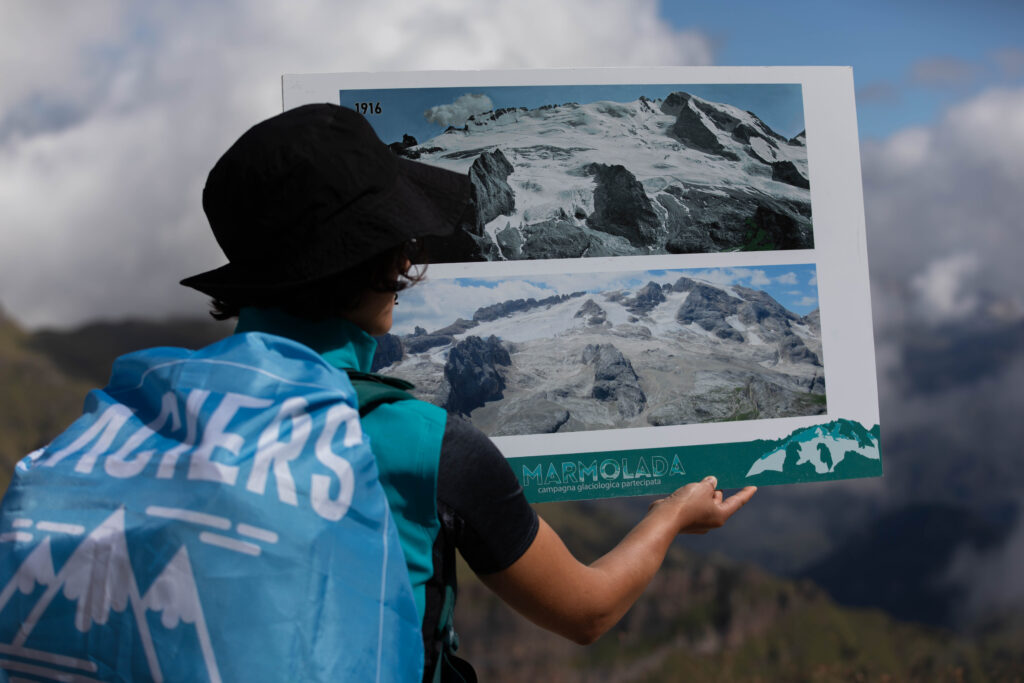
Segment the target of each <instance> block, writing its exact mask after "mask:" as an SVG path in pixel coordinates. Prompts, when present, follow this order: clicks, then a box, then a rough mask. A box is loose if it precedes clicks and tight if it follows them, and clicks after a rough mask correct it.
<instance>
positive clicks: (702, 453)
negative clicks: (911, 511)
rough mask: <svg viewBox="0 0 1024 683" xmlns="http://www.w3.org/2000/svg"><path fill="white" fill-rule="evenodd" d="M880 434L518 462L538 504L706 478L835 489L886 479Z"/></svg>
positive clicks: (821, 431) (806, 433) (830, 426)
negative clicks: (831, 484) (820, 484)
mask: <svg viewBox="0 0 1024 683" xmlns="http://www.w3.org/2000/svg"><path fill="white" fill-rule="evenodd" d="M878 443H879V428H878V425H875V426H874V427H872V428H871V429H867V428H865V427H864V426H863V425H861V424H860V423H859V422H855V421H851V420H844V419H839V420H834V421H832V422H828V423H824V424H820V425H814V426H811V427H806V428H804V429H799V430H796V431H794V432H793V433H792V434H790V435H789V436H788V437H786V438H785V439H780V440H777V441H766V440H760V439H759V440H756V441H744V442H737V443H725V444H711V445H699V446H683V447H678V448H644V449H637V450H626V451H607V452H596V453H577V454H571V455H542V456H531V457H521V458H514V459H512V460H510V464H511V465H512V469H513V470H514V471H515V473H516V476H517V477H519V481H520V482H521V483H522V485H523V490H524V491H525V492H526V497H527V498H528V499H529V500H530V501H531V502H533V503H544V502H551V501H564V500H585V499H590V498H615V497H620V496H653V495H664V494H668V493H671V492H672V491H674V490H675V489H677V488H679V487H680V486H683V485H685V484H688V483H690V482H693V481H700V480H701V479H703V478H704V477H706V476H708V475H714V476H715V477H717V478H718V486H719V488H727V489H728V488H740V487H743V486H751V485H754V486H764V485H771V484H787V483H803V482H814V481H833V480H836V479H856V478H861V477H877V476H881V474H882V460H881V454H880V452H879V447H878Z"/></svg>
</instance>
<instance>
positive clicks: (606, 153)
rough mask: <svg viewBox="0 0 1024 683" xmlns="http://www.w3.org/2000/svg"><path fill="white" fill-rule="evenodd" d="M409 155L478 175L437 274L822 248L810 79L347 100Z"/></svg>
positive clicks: (436, 257) (437, 247)
mask: <svg viewBox="0 0 1024 683" xmlns="http://www.w3.org/2000/svg"><path fill="white" fill-rule="evenodd" d="M339 101H340V103H341V104H342V105H344V106H347V107H351V108H354V109H355V110H356V111H359V112H361V113H363V114H365V115H366V117H367V119H368V120H369V121H370V122H371V123H372V124H373V125H374V127H375V129H376V131H377V133H378V135H379V136H380V138H381V139H382V140H383V141H384V142H386V143H388V144H389V145H390V146H391V148H392V149H393V150H394V151H395V152H396V153H398V154H400V155H402V156H405V157H407V158H409V159H415V160H418V161H421V162H425V163H428V164H434V165H437V166H441V167H444V168H448V169H451V170H454V171H458V172H460V173H468V174H469V177H470V179H471V181H472V183H473V189H474V196H475V202H474V207H473V211H472V215H467V216H466V217H465V219H464V220H463V223H462V225H461V227H460V228H459V229H458V231H457V232H456V233H455V234H454V235H453V236H451V237H449V238H445V239H443V240H437V241H436V242H434V243H433V244H431V260H432V261H433V262H435V263H437V262H445V263H456V262H473V261H514V260H524V259H553V258H578V257H606V256H623V255H634V256H635V255H649V254H694V253H701V254H703V253H717V252H727V251H767V250H790V249H812V248H813V247H814V233H813V226H812V218H811V216H812V214H811V194H810V177H809V173H808V163H807V139H806V138H807V136H806V132H805V126H804V112H803V94H802V87H801V85H800V84H785V83H783V84H776V83H750V84H724V83H723V84H692V85H686V84H676V85H665V84H661V85H645V84H630V85H572V86H500V87H464V88H451V87H444V88H390V89H383V88H382V89H373V90H341V91H340V94H339Z"/></svg>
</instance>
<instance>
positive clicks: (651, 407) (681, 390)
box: [378, 277, 825, 435]
mask: <svg viewBox="0 0 1024 683" xmlns="http://www.w3.org/2000/svg"><path fill="white" fill-rule="evenodd" d="M485 340H486V342H485ZM398 343H399V344H400V346H401V350H402V352H401V354H400V356H399V357H396V355H395V354H394V353H393V352H392V351H389V352H388V359H390V360H391V362H390V364H385V362H384V361H383V360H378V364H379V365H381V366H382V370H381V371H382V372H384V373H385V374H395V375H397V376H400V377H403V378H405V379H408V380H410V381H412V382H413V383H415V384H416V385H417V387H418V390H419V391H420V393H421V395H422V396H423V397H424V398H427V399H428V400H431V401H433V402H435V403H437V404H438V405H444V406H448V407H450V408H455V409H457V410H458V411H459V412H462V413H464V414H467V415H470V416H471V418H472V420H473V422H474V424H476V425H477V426H478V427H479V428H481V429H483V430H484V431H485V432H487V433H489V434H491V435H508V434H537V433H550V432H554V431H580V430H593V429H607V428H617V427H647V426H663V425H678V424H689V423H697V422H713V421H720V420H736V419H756V418H762V417H783V416H792V415H814V414H821V413H824V412H825V385H824V374H823V367H822V360H821V359H822V352H821V342H820V328H819V326H818V324H817V318H816V317H815V316H813V315H812V316H808V317H806V318H804V317H801V316H799V315H797V314H795V313H793V312H792V311H789V310H787V309H786V308H784V307H783V306H782V305H780V304H779V303H778V302H777V301H775V299H773V298H772V297H771V296H769V295H768V294H766V293H765V292H763V291H759V290H754V289H749V288H746V287H738V286H737V287H720V286H716V285H713V284H711V283H709V282H703V281H700V280H695V279H691V278H687V277H681V278H678V279H677V280H676V281H674V282H667V283H661V284H659V283H656V282H653V281H651V282H648V283H646V284H645V285H642V286H640V287H637V288H635V289H632V290H614V291H603V292H597V293H584V292H576V293H573V294H569V295H559V296H552V297H548V298H545V299H540V300H534V299H519V300H513V301H505V302H501V303H497V304H492V305H490V306H486V307H482V308H480V309H479V310H477V311H476V313H475V314H474V316H473V319H472V320H458V321H455V322H454V323H452V324H451V325H448V326H446V327H444V328H442V329H439V330H436V331H434V332H427V331H426V330H423V329H417V331H416V332H415V333H414V334H412V335H406V336H403V337H401V338H400V339H399V340H398ZM395 344H396V341H395V340H394V338H393V337H392V338H389V339H388V340H387V341H386V343H385V346H386V347H387V348H388V349H393V348H394V347H395ZM485 347H486V348H485ZM499 349H501V353H499V351H498V350H499ZM469 350H472V352H471V353H470V352H468V351H469Z"/></svg>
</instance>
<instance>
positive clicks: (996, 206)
mask: <svg viewBox="0 0 1024 683" xmlns="http://www.w3.org/2000/svg"><path fill="white" fill-rule="evenodd" d="M1021 112H1024V88H1016V89H1006V88H999V89H992V90H988V91H986V92H983V93H981V94H979V95H977V96H975V97H973V98H971V99H969V100H967V101H964V102H962V103H961V104H959V105H958V106H956V107H953V108H951V109H950V110H949V111H948V112H946V113H945V115H944V116H943V118H942V119H941V120H940V121H939V122H938V123H936V124H935V125H933V126H930V127H927V128H915V129H911V130H907V131H903V132H901V133H897V134H895V135H893V136H892V137H891V138H889V139H888V140H885V141H883V142H877V143H875V142H868V143H866V144H864V146H863V151H862V161H863V177H864V190H865V201H864V203H865V211H866V215H867V227H868V249H869V252H870V264H871V277H872V287H873V288H874V292H875V296H874V297H873V302H874V308H875V310H876V316H875V320H876V324H878V323H882V325H883V326H890V325H896V326H899V325H903V324H904V322H905V320H906V316H907V315H928V314H930V313H934V312H935V311H936V310H941V306H942V303H941V302H942V301H945V302H946V303H951V302H952V301H953V299H951V298H950V297H949V296H947V295H945V294H942V292H946V294H948V291H947V290H940V289H937V288H936V287H935V286H934V285H936V283H941V282H945V283H946V284H947V285H948V284H952V282H953V281H952V280H951V279H950V278H951V277H952V273H954V272H956V273H959V272H961V271H962V270H963V268H964V267H965V266H964V264H966V263H967V261H964V260H963V259H964V258H965V257H964V256H963V255H964V254H968V253H970V254H974V256H973V257H971V258H974V259H976V260H977V264H978V268H977V272H976V273H974V275H973V277H972V280H971V287H972V288H973V290H972V291H974V292H978V291H989V292H994V293H997V294H1000V295H1011V296H1017V295H1019V293H1020V292H1022V291H1024V270H1022V269H1021V268H1020V266H1019V254H1020V244H1021V232H1020V225H1021V216H1024V192H1021V185H1020V182H1021V178H1024V115H1022V113H1021ZM933 264H940V265H935V266H933ZM942 264H944V265H942ZM957 264H960V265H957ZM933 267H934V268H936V270H929V269H930V268H933ZM951 267H952V270H950V268H951ZM929 273H930V274H929ZM915 275H917V280H916V282H918V283H919V284H911V280H912V278H913V277H914V276H915ZM926 283H930V284H931V285H933V286H931V287H928V286H924V285H925V284H926ZM970 294H971V292H966V291H965V292H963V296H968V295H970ZM937 297H938V298H937ZM943 297H945V298H943ZM936 305H938V306H939V308H938V309H936ZM883 332H884V330H883ZM884 337H885V335H884V334H882V335H880V338H884Z"/></svg>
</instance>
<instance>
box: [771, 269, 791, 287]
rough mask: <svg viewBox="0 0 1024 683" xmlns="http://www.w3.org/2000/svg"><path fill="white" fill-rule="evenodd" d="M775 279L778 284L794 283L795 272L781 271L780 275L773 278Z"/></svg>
mask: <svg viewBox="0 0 1024 683" xmlns="http://www.w3.org/2000/svg"><path fill="white" fill-rule="evenodd" d="M775 281H776V282H778V283H779V284H780V285H795V284H796V273H794V272H792V271H790V272H788V273H783V274H782V275H780V276H778V277H777V278H775Z"/></svg>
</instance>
